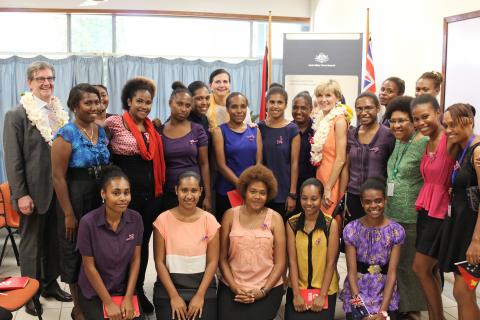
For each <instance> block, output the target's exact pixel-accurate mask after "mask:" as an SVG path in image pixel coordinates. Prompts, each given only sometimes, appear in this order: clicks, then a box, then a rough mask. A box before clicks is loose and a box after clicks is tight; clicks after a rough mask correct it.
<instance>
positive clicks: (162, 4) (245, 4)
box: [0, 0, 311, 17]
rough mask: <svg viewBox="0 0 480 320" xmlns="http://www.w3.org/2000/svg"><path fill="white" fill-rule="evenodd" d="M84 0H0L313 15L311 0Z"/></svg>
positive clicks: (15, 4)
mask: <svg viewBox="0 0 480 320" xmlns="http://www.w3.org/2000/svg"><path fill="white" fill-rule="evenodd" d="M84 1H85V0H37V1H27V0H0V9H1V8H27V9H28V8H35V9H82V8H83V9H84V8H88V9H94V10H167V11H189V12H213V13H233V14H251V15H268V12H269V11H272V15H273V16H289V17H310V16H311V9H310V7H311V0H262V1H258V0H237V1H232V0H221V1H220V0H201V1H199V0H182V1H171V0H170V1H168V0H108V2H105V3H99V5H97V6H93V7H81V6H80V4H81V3H82V2H84Z"/></svg>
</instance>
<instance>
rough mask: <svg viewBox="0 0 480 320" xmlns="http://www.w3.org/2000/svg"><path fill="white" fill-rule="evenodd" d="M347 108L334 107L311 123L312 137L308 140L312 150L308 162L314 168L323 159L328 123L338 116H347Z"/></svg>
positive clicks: (340, 105)
mask: <svg viewBox="0 0 480 320" xmlns="http://www.w3.org/2000/svg"><path fill="white" fill-rule="evenodd" d="M347 114H348V112H347V107H346V106H345V105H343V104H338V105H336V106H335V107H334V108H333V109H332V110H330V112H329V113H328V114H327V115H326V116H324V117H317V118H315V120H314V122H313V126H312V127H313V130H314V132H315V133H314V135H313V137H312V138H311V139H310V144H311V145H312V149H311V151H310V157H311V158H310V162H311V163H312V165H314V166H317V167H318V166H319V165H320V163H321V162H322V159H323V146H324V145H325V142H326V141H327V136H328V133H329V132H330V123H331V122H332V120H333V119H335V118H336V117H337V116H339V115H344V116H347Z"/></svg>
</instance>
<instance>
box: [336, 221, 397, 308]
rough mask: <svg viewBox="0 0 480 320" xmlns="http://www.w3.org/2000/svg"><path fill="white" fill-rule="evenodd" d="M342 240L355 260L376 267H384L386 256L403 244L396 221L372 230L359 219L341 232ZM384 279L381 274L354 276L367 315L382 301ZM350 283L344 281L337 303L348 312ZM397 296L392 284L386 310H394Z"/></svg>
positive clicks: (387, 259) (384, 276)
mask: <svg viewBox="0 0 480 320" xmlns="http://www.w3.org/2000/svg"><path fill="white" fill-rule="evenodd" d="M343 239H344V240H345V243H346V244H348V245H351V246H353V247H355V249H356V251H357V261H361V262H364V263H367V264H369V265H372V264H378V265H381V266H384V265H386V264H388V261H389V260H390V253H391V252H392V248H393V246H394V245H397V244H403V240H404V239H405V230H404V229H403V227H402V226H401V225H400V224H398V223H397V222H395V221H393V220H390V222H389V223H388V224H387V225H386V226H384V227H380V228H372V227H367V226H365V225H363V224H362V223H361V222H360V219H358V220H354V221H352V222H350V223H349V224H348V225H347V226H346V227H345V229H344V230H343ZM386 280H387V276H386V275H384V274H381V273H379V274H370V273H367V274H362V273H358V282H357V285H358V289H359V290H360V296H361V297H362V299H363V301H364V302H365V304H366V306H367V309H368V311H369V312H370V313H377V312H378V311H379V309H380V306H381V305H382V301H383V289H384V287H385V282H386ZM350 299H351V293H350V283H349V282H348V277H347V278H346V279H345V283H344V285H343V290H342V292H341V293H340V300H342V301H343V310H344V311H345V312H347V313H348V312H351V307H350ZM399 301H400V295H399V294H398V290H397V286H396V285H395V288H394V291H393V295H392V299H391V300H390V305H389V308H388V310H389V311H395V310H398V303H399Z"/></svg>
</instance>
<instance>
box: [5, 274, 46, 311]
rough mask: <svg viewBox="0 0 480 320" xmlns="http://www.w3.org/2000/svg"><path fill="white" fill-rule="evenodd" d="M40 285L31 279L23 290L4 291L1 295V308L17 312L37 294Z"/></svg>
mask: <svg viewBox="0 0 480 320" xmlns="http://www.w3.org/2000/svg"><path fill="white" fill-rule="evenodd" d="M39 286H40V284H39V282H38V281H37V280H35V279H29V280H28V283H27V285H26V286H25V288H23V289H15V290H10V291H4V292H3V294H2V295H0V307H2V308H4V309H7V310H8V311H12V312H13V311H15V310H18V309H20V308H21V307H23V306H24V305H26V304H27V302H28V301H29V300H31V299H32V298H33V297H34V295H35V294H36V293H37V291H38V288H39Z"/></svg>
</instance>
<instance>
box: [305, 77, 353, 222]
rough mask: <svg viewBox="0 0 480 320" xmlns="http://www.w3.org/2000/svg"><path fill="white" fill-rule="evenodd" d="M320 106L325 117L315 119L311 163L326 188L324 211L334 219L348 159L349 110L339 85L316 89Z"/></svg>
mask: <svg viewBox="0 0 480 320" xmlns="http://www.w3.org/2000/svg"><path fill="white" fill-rule="evenodd" d="M314 94H315V97H316V101H317V104H318V106H319V108H320V110H321V111H322V114H323V117H318V118H316V119H315V122H314V124H313V129H314V131H315V134H314V136H313V141H312V151H311V157H312V158H311V160H312V163H313V164H314V165H316V166H317V179H319V180H320V181H321V182H322V184H323V186H324V194H323V197H322V207H321V209H322V212H324V213H325V214H327V215H329V216H331V215H332V214H333V212H334V210H335V207H336V205H337V203H338V202H339V200H340V198H341V197H342V195H343V193H344V190H340V189H344V188H340V174H341V173H342V169H343V167H344V165H345V162H346V157H347V131H348V121H347V117H346V116H347V114H348V113H347V109H346V107H345V106H344V105H341V104H340V103H339V102H340V100H341V98H342V92H341V89H340V85H339V84H338V82H336V81H335V80H329V81H328V82H326V83H322V84H320V85H318V86H317V87H316V88H315V92H314Z"/></svg>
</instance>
